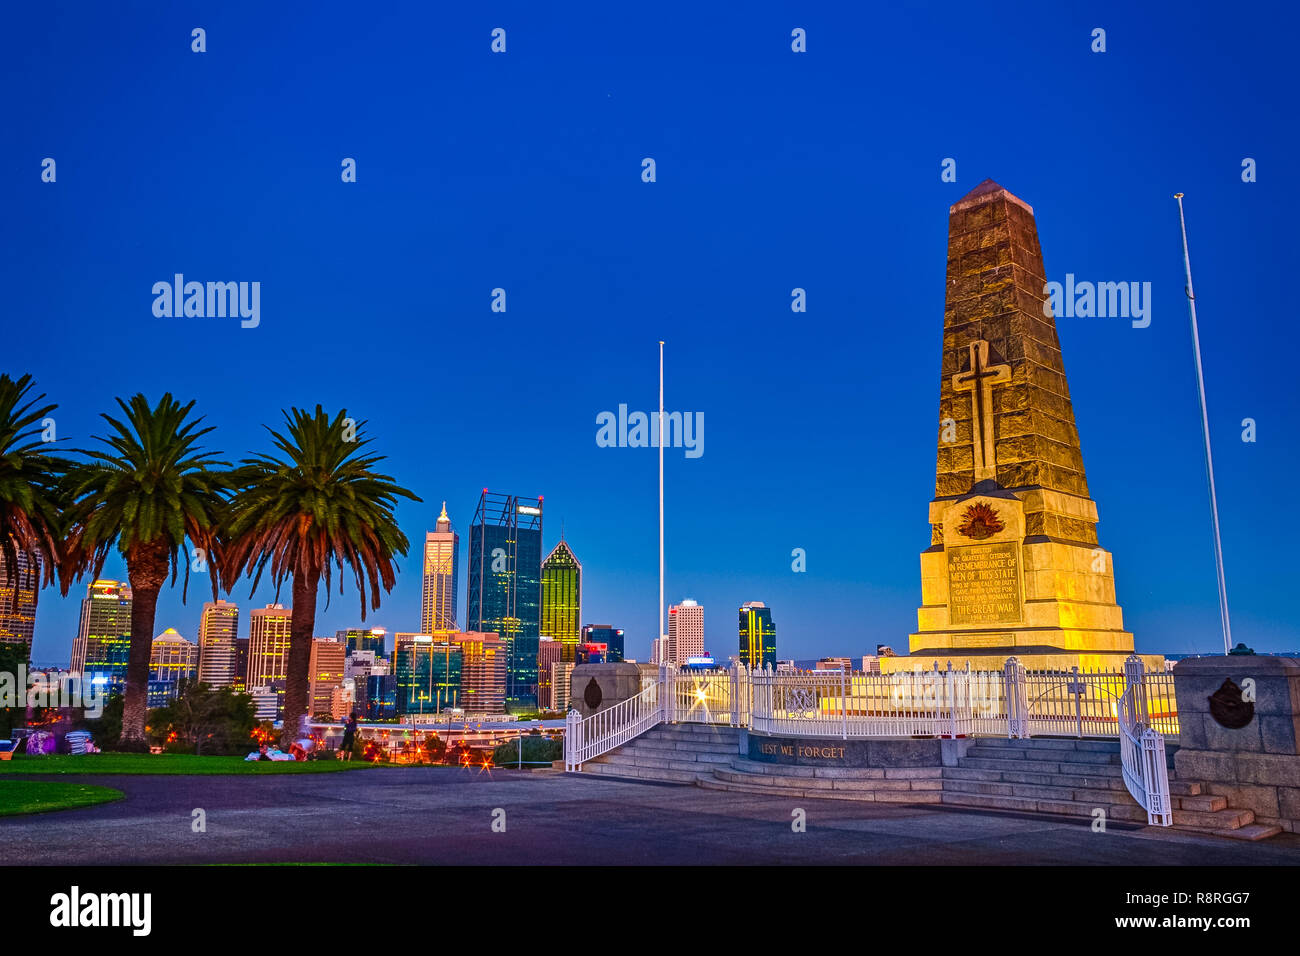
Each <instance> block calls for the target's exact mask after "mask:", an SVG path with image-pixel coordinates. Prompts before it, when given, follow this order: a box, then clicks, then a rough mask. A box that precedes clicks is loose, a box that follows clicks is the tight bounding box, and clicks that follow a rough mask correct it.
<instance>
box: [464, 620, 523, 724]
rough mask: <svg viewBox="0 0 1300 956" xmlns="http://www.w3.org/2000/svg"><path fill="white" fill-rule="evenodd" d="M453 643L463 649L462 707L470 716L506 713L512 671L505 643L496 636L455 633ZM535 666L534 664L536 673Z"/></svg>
mask: <svg viewBox="0 0 1300 956" xmlns="http://www.w3.org/2000/svg"><path fill="white" fill-rule="evenodd" d="M453 640H455V642H456V643H457V644H459V645H460V648H461V671H460V693H461V698H460V699H461V703H460V706H461V708H462V709H463V710H464V711H465V713H467V714H501V713H505V703H506V682H507V680H508V670H509V650H508V648H507V646H506V642H505V641H504V640H502V639H501V637H500V636H499V635H497V634H491V633H483V632H475V631H466V632H463V633H459V634H455V635H453ZM536 667H537V664H536V662H535V661H534V664H533V668H534V671H535V670H536ZM534 679H535V678H534Z"/></svg>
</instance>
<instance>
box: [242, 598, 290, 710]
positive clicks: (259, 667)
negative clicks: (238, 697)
mask: <svg viewBox="0 0 1300 956" xmlns="http://www.w3.org/2000/svg"><path fill="white" fill-rule="evenodd" d="M292 622H293V611H292V609H290V608H287V607H285V606H284V605H283V604H268V605H267V606H266V607H259V608H254V609H253V611H252V613H251V614H249V622H248V624H249V627H248V677H247V680H246V683H247V686H248V688H249V691H250V692H252V690H253V688H267V687H270V688H274V690H275V693H276V700H277V701H278V702H279V703H278V705H277V706H278V709H280V710H283V709H284V683H285V676H286V674H287V673H288V663H289V628H290V626H291V624H292Z"/></svg>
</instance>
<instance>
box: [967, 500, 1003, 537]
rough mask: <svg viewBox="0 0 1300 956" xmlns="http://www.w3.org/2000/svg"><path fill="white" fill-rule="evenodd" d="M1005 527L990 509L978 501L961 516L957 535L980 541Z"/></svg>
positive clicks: (996, 514)
mask: <svg viewBox="0 0 1300 956" xmlns="http://www.w3.org/2000/svg"><path fill="white" fill-rule="evenodd" d="M1005 527H1006V525H1004V524H1003V523H1002V519H1001V518H999V517H998V513H997V512H996V511H994V510H993V508H992V507H990V506H989V505H986V504H985V503H984V502H982V501H978V502H976V503H975V504H973V505H971V506H970V507H969V508H967V509H966V511H965V512H964V513H963V514H962V516H961V524H959V525H958V526H957V533H958V534H961V535H964V536H966V537H967V538H974V539H975V540H976V541H980V540H982V539H984V538H989V537H992V536H993V535H995V534H997V533H998V532H999V531H1001V530H1002V529H1003V528H1005Z"/></svg>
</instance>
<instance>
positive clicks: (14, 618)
mask: <svg viewBox="0 0 1300 956" xmlns="http://www.w3.org/2000/svg"><path fill="white" fill-rule="evenodd" d="M40 580H41V556H40V554H34V555H29V554H27V552H25V551H19V552H18V560H17V562H16V563H15V565H14V567H13V568H12V569H11V568H10V567H9V564H8V562H7V559H6V558H5V556H4V552H3V551H0V644H21V645H22V646H23V657H24V658H25V659H26V658H30V657H31V656H32V638H33V637H34V636H35V633H36V598H37V595H39V594H40ZM15 592H17V594H16V597H15Z"/></svg>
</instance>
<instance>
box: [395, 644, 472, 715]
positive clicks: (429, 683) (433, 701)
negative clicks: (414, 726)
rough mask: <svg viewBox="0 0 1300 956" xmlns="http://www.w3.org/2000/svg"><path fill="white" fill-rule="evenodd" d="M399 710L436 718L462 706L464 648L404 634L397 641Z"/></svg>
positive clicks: (396, 686) (397, 697) (397, 701)
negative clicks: (462, 652) (461, 681)
mask: <svg viewBox="0 0 1300 956" xmlns="http://www.w3.org/2000/svg"><path fill="white" fill-rule="evenodd" d="M394 640H395V643H394V645H393V674H394V677H395V681H394V684H395V691H396V698H395V703H396V710H397V714H398V716H405V715H407V714H437V713H440V712H442V711H443V710H446V709H447V708H450V707H459V706H460V680H461V657H462V654H461V648H460V645H459V644H457V643H454V642H452V641H450V640H448V639H446V638H445V637H441V636H438V637H435V636H434V635H432V634H402V633H399V634H397V635H396V636H395V638H394Z"/></svg>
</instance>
